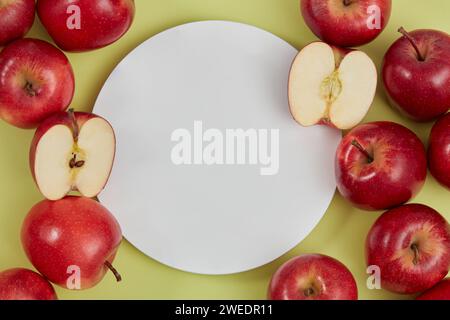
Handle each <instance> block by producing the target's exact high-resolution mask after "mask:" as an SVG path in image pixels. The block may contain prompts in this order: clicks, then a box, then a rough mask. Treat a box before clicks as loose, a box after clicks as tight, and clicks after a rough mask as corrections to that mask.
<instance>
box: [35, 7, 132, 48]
mask: <svg viewBox="0 0 450 320" xmlns="http://www.w3.org/2000/svg"><path fill="white" fill-rule="evenodd" d="M134 11H135V7H134V0H38V2H37V12H38V15H39V18H40V19H41V21H42V24H43V25H44V27H45V28H46V29H47V31H48V33H49V34H50V36H51V37H52V38H53V40H54V41H55V43H56V44H57V45H58V46H59V47H60V48H61V49H63V50H66V51H88V50H93V49H97V48H101V47H104V46H107V45H109V44H111V43H113V42H115V41H117V40H118V39H119V38H120V37H122V36H123V35H124V34H125V33H126V32H127V31H128V29H129V28H130V26H131V23H132V22H133V17H134Z"/></svg>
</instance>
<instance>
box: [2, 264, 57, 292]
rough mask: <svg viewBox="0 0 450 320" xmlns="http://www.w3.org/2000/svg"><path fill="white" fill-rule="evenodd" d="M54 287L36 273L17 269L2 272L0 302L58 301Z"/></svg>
mask: <svg viewBox="0 0 450 320" xmlns="http://www.w3.org/2000/svg"><path fill="white" fill-rule="evenodd" d="M57 299H58V298H57V296H56V293H55V290H54V289H53V287H52V285H51V284H50V283H49V282H48V281H47V280H46V279H44V277H42V276H41V275H39V274H37V273H36V272H34V271H31V270H28V269H23V268H16V269H9V270H5V271H2V272H0V300H57Z"/></svg>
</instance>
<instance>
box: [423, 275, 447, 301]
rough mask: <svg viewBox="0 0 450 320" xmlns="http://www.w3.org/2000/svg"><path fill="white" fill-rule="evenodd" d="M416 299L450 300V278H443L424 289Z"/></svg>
mask: <svg viewBox="0 0 450 320" xmlns="http://www.w3.org/2000/svg"><path fill="white" fill-rule="evenodd" d="M416 300H450V279H445V280H442V281H441V282H439V283H438V284H437V285H435V286H434V287H433V288H431V289H429V290H427V291H425V292H424V293H422V294H421V295H420V296H418V297H417V298H416Z"/></svg>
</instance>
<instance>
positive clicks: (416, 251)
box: [411, 243, 419, 265]
mask: <svg viewBox="0 0 450 320" xmlns="http://www.w3.org/2000/svg"><path fill="white" fill-rule="evenodd" d="M411 250H412V251H413V252H414V259H413V264H414V265H417V263H418V262H419V246H418V245H417V244H415V243H413V244H412V245H411Z"/></svg>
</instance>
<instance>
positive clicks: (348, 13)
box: [300, 0, 392, 47]
mask: <svg viewBox="0 0 450 320" xmlns="http://www.w3.org/2000/svg"><path fill="white" fill-rule="evenodd" d="M300 6H301V12H302V15H303V18H304V19H305V22H306V24H307V25H308V27H309V28H310V29H311V30H312V31H313V32H314V34H315V35H316V36H318V37H319V38H320V39H321V40H323V41H325V42H327V43H329V44H332V45H336V46H341V47H358V46H362V45H364V44H367V43H369V42H371V41H372V40H374V39H375V38H376V37H378V35H379V34H380V33H381V32H382V31H383V30H384V28H385V27H386V25H387V23H388V21H389V18H390V16H391V7H392V3H391V0H301V2H300Z"/></svg>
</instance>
